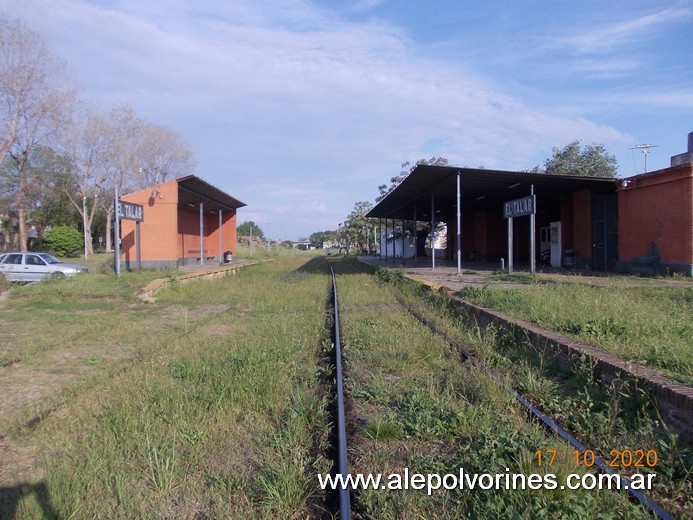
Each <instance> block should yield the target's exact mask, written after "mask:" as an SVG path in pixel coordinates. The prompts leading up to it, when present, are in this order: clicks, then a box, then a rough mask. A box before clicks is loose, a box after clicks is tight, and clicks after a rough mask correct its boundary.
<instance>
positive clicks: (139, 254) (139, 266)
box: [135, 220, 142, 271]
mask: <svg viewBox="0 0 693 520" xmlns="http://www.w3.org/2000/svg"><path fill="white" fill-rule="evenodd" d="M141 238H142V235H141V234H140V221H139V220H138V221H136V222H135V255H136V257H137V270H138V271H141V270H142V248H141V245H140V240H141Z"/></svg>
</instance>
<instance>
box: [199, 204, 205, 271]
mask: <svg viewBox="0 0 693 520" xmlns="http://www.w3.org/2000/svg"><path fill="white" fill-rule="evenodd" d="M204 211H205V205H204V202H202V201H200V267H204V266H205V252H204V251H205V234H204V233H205V228H204V216H205V214H204Z"/></svg>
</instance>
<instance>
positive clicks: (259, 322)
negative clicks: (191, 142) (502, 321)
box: [0, 252, 691, 519]
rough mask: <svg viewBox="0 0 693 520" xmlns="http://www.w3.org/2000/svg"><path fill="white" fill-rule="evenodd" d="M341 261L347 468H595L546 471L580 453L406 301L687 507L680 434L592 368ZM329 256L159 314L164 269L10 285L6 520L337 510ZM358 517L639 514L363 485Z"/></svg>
mask: <svg viewBox="0 0 693 520" xmlns="http://www.w3.org/2000/svg"><path fill="white" fill-rule="evenodd" d="M97 260H98V259H95V261H97ZM330 261H334V262H335V266H336V268H337V270H338V273H339V275H338V276H339V278H338V284H339V291H340V292H339V296H340V300H341V306H342V309H341V316H342V320H343V329H342V337H343V341H344V355H345V363H346V371H347V378H348V379H347V382H346V387H347V399H348V402H349V417H348V419H347V421H348V424H349V434H350V436H351V440H350V446H351V447H350V464H351V468H350V469H351V471H352V472H358V471H361V472H363V471H373V472H378V473H388V472H401V471H402V470H403V469H404V468H405V467H406V468H409V469H410V470H411V471H412V472H414V471H418V472H422V473H431V472H441V473H447V472H452V473H454V472H457V471H458V469H459V468H460V467H464V468H465V470H466V471H468V472H479V473H497V472H498V473H505V472H508V471H510V472H512V473H523V474H529V473H546V472H547V471H552V472H553V473H556V474H558V475H559V477H560V476H561V475H565V474H566V473H567V472H568V471H570V472H573V471H575V472H578V473H584V472H585V471H586V469H585V468H577V469H575V468H570V467H568V466H563V467H561V468H552V470H549V469H548V468H547V467H542V468H539V467H537V464H536V460H535V457H534V454H535V452H536V450H539V449H556V450H557V451H558V453H559V455H560V457H562V458H563V460H564V461H565V460H569V458H570V449H569V448H567V446H565V445H563V444H562V443H561V442H560V441H559V440H558V439H557V438H555V437H554V436H552V435H548V434H547V433H546V432H545V431H544V430H543V429H541V428H540V427H539V426H537V425H536V424H533V423H531V422H529V421H527V419H526V417H525V416H524V414H523V413H522V412H521V410H520V409H519V408H518V407H517V406H516V405H515V404H514V403H513V402H512V399H511V398H510V397H509V396H508V395H507V394H505V393H504V392H503V391H502V390H499V389H498V387H497V386H496V385H495V384H494V383H493V381H492V380H491V379H490V378H489V376H487V375H485V374H483V373H481V372H480V371H479V370H478V369H476V368H475V367H474V366H472V365H470V364H469V363H463V362H462V361H461V360H460V358H459V356H458V354H457V353H456V352H455V351H454V350H453V349H452V348H451V347H450V346H449V345H447V343H445V342H444V341H443V340H441V338H440V337H439V336H437V335H435V334H433V333H431V332H430V331H429V330H427V329H426V328H425V327H422V326H421V325H420V324H419V323H418V322H416V320H415V319H414V318H412V317H411V316H410V315H409V314H408V313H406V312H405V310H404V309H403V307H402V305H401V304H400V303H399V301H400V300H403V301H405V302H408V303H410V304H412V305H416V306H417V308H419V309H420V311H421V312H423V313H426V314H427V315H429V316H431V319H435V320H437V324H438V325H439V326H440V327H441V328H443V329H444V330H446V332H447V333H449V334H450V335H455V337H456V338H457V339H458V340H459V341H460V342H461V343H462V344H464V345H465V346H466V347H467V348H470V349H473V350H475V351H476V352H478V353H480V354H481V355H482V357H483V358H484V359H485V361H486V362H487V363H488V364H489V366H491V367H494V368H496V369H497V370H498V371H499V372H501V373H503V374H504V377H505V378H506V380H507V382H508V383H509V384H513V385H515V386H518V387H520V388H522V389H523V390H526V391H527V392H528V394H529V395H533V396H536V397H537V398H541V399H542V400H546V401H547V402H548V403H549V406H550V407H552V410H554V411H556V412H557V413H558V414H559V415H561V414H562V418H563V419H565V420H566V422H567V424H569V425H570V426H571V427H573V428H574V429H578V430H579V433H580V434H581V436H582V438H583V440H585V441H587V442H596V443H598V445H599V446H601V447H602V448H606V449H611V448H621V447H624V446H630V447H633V448H636V447H643V448H648V447H655V448H656V449H657V450H658V451H659V453H661V455H660V460H661V461H662V467H661V468H659V467H658V468H657V470H658V473H660V472H661V473H663V474H664V476H663V482H664V484H663V485H662V487H661V488H659V490H658V494H659V496H660V497H661V498H663V499H664V500H666V501H668V502H667V504H668V505H671V506H672V507H674V508H678V510H681V511H684V512H686V513H691V511H690V508H689V509H688V510H686V509H682V507H681V506H680V503H681V502H682V500H685V496H686V495H685V489H686V486H688V485H689V484H690V479H689V476H690V473H689V474H686V473H685V471H684V472H683V473H682V471H681V469H680V468H679V467H678V466H676V461H674V460H673V455H671V454H674V453H676V452H677V448H676V446H675V443H676V439H672V438H671V437H667V436H666V435H660V434H661V432H660V431H659V430H658V429H657V428H656V420H654V419H651V417H650V416H649V415H647V413H645V412H644V411H643V410H644V409H643V410H640V409H638V411H636V412H633V411H632V410H631V411H628V410H621V409H620V408H619V407H614V405H613V403H611V401H613V399H612V400H611V401H610V400H609V396H608V395H606V396H604V394H603V393H600V390H599V389H598V388H597V387H596V385H594V384H593V383H594V382H593V381H590V380H589V376H588V375H586V374H577V375H575V376H574V377H573V378H572V380H566V381H568V382H565V381H561V382H559V381H557V380H555V379H553V378H552V377H551V376H550V375H549V374H550V370H549V367H544V366H542V364H541V361H540V360H536V359H534V358H533V357H532V356H531V353H529V352H526V351H525V348H524V347H523V346H517V345H509V344H507V343H504V342H503V341H502V340H501V339H499V338H497V337H496V336H495V335H494V334H493V331H480V330H478V329H473V328H469V327H467V326H466V325H464V324H462V323H460V322H459V321H458V320H457V319H456V318H455V316H454V315H452V314H450V313H449V312H448V311H449V309H448V308H447V307H446V305H445V301H444V300H440V299H438V298H437V297H434V296H433V295H432V294H430V293H427V292H421V291H419V290H418V289H416V288H412V287H411V286H409V285H407V284H403V283H401V282H400V281H399V279H398V277H397V276H396V275H392V274H388V275H382V276H381V277H377V276H373V275H370V274H365V273H362V272H359V271H358V270H355V269H354V267H353V264H352V260H351V259H330ZM326 262H327V259H326V258H325V257H322V256H319V255H315V254H313V253H298V252H289V253H287V254H282V255H279V256H278V257H276V260H275V261H274V262H269V263H266V264H263V265H260V266H253V267H250V268H246V269H243V270H241V271H240V272H238V274H236V275H234V276H228V277H226V278H222V279H215V280H206V281H198V282H195V283H189V284H185V285H179V284H176V283H175V282H174V283H172V284H171V285H170V286H169V287H168V288H166V289H165V290H162V291H161V292H159V293H157V295H156V301H155V302H154V303H149V304H146V303H143V302H141V301H139V300H137V299H136V298H135V297H134V296H133V294H134V293H135V291H136V290H137V289H138V288H139V287H141V286H143V285H144V284H146V283H147V282H148V281H149V280H151V279H152V278H155V277H160V276H162V274H163V275H166V276H172V275H173V273H168V274H167V273H162V272H143V273H129V274H126V275H125V276H123V277H122V278H121V279H120V280H116V279H115V277H113V276H112V275H109V274H98V273H97V271H98V267H97V268H95V269H93V270H91V271H90V274H89V275H86V276H80V277H76V278H74V279H71V280H57V281H50V282H46V283H39V284H33V285H30V286H26V287H17V288H14V289H12V293H11V295H10V298H9V299H8V300H6V301H5V302H3V303H2V304H0V320H2V323H3V331H7V332H4V333H3V334H2V336H0V389H2V393H1V394H0V405H1V406H0V447H1V449H0V518H22V519H24V518H46V517H47V518H243V517H247V518H307V517H324V516H325V514H326V511H325V508H326V496H325V494H324V492H322V491H321V490H320V489H319V486H318V479H317V474H318V473H326V472H329V471H330V469H331V465H332V463H331V460H330V455H331V448H330V442H331V439H330V431H331V420H332V419H331V414H330V407H331V402H330V398H329V395H328V394H329V388H328V386H329V383H328V381H329V378H330V374H331V367H330V366H328V365H327V364H326V359H327V358H328V351H329V349H330V341H329V337H328V333H327V331H326V328H325V304H326V301H327V297H328V293H329V281H328V278H327V276H326V272H327V269H326V267H327V263H326ZM5 325H6V326H5ZM535 357H536V356H535ZM38 418H42V420H40V421H39V420H37V419H38ZM662 443H663V444H664V445H662ZM667 443H668V444H667ZM506 468H508V469H506ZM676 485H678V486H679V487H676ZM355 505H356V509H357V514H358V515H360V517H362V518H426V517H433V516H436V517H441V515H443V517H445V516H446V515H447V517H449V518H459V517H464V516H476V517H496V516H507V514H508V513H511V514H513V515H514V516H515V517H517V518H528V517H537V516H541V515H544V516H560V517H566V516H571V515H572V516H573V517H575V518H597V517H599V518H608V517H629V518H638V517H646V516H647V515H646V514H644V512H643V510H641V509H640V508H639V507H637V506H634V505H632V504H630V503H629V502H628V500H627V498H626V496H625V495H624V494H622V493H621V494H619V493H611V492H609V493H607V492H601V493H600V492H596V491H591V492H575V491H565V492H564V491H557V490H554V491H550V490H545V491H532V490H526V491H508V492H495V491H478V492H474V493H472V492H461V491H439V492H436V493H434V494H433V495H431V496H428V495H427V494H426V493H425V492H421V491H411V490H410V491H404V492H388V491H380V490H378V491H375V490H371V491H363V492H361V493H360V494H358V495H357V496H356V499H355Z"/></svg>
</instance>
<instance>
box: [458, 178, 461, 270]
mask: <svg viewBox="0 0 693 520" xmlns="http://www.w3.org/2000/svg"><path fill="white" fill-rule="evenodd" d="M460 198H461V197H460V171H459V170H457V274H460V272H461V271H462V209H461V207H460Z"/></svg>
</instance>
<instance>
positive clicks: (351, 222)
mask: <svg viewBox="0 0 693 520" xmlns="http://www.w3.org/2000/svg"><path fill="white" fill-rule="evenodd" d="M371 209H373V204H371V203H370V202H368V201H360V202H357V203H355V204H354V209H353V210H352V211H351V213H349V215H347V218H346V220H345V221H344V223H343V224H341V225H340V227H339V238H340V242H341V243H343V244H344V245H345V246H346V253H347V255H348V254H349V249H351V247H354V246H357V247H358V248H359V249H360V250H362V251H366V250H368V249H371V248H372V247H373V245H374V244H373V241H374V238H375V227H374V225H373V222H372V219H369V218H366V214H367V213H368V212H369V211H370V210H371Z"/></svg>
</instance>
